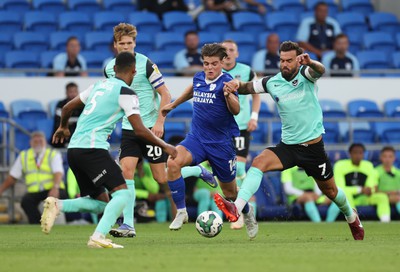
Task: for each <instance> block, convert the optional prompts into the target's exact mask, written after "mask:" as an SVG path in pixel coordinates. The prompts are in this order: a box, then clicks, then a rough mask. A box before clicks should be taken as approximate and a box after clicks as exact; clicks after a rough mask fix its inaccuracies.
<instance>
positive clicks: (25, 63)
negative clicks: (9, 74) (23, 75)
mask: <svg viewBox="0 0 400 272" xmlns="http://www.w3.org/2000/svg"><path fill="white" fill-rule="evenodd" d="M5 63H6V67H7V68H40V63H39V56H38V55H37V53H35V52H31V51H8V52H6V53H5Z"/></svg>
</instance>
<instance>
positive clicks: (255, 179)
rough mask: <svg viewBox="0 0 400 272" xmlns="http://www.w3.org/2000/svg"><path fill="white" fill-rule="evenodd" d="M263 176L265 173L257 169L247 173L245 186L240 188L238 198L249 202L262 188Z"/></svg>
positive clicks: (252, 168)
mask: <svg viewBox="0 0 400 272" xmlns="http://www.w3.org/2000/svg"><path fill="white" fill-rule="evenodd" d="M263 174H264V173H263V172H262V171H261V170H260V169H258V168H256V167H251V168H250V169H249V171H247V175H246V178H245V179H244V181H243V184H242V186H241V187H240V190H239V194H238V198H241V199H243V200H245V201H246V202H248V201H249V200H250V198H251V197H252V196H253V195H254V193H255V192H257V190H258V188H259V187H260V184H261V181H262V177H263Z"/></svg>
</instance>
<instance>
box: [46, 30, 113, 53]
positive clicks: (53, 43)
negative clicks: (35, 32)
mask: <svg viewBox="0 0 400 272" xmlns="http://www.w3.org/2000/svg"><path fill="white" fill-rule="evenodd" d="M71 37H77V38H78V40H79V42H80V44H81V47H82V44H84V39H83V35H82V33H75V32H73V31H57V32H53V33H51V34H50V48H51V49H52V50H60V51H65V46H66V43H67V40H68V39H69V38H71ZM110 39H111V38H110Z"/></svg>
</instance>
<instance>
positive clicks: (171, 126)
mask: <svg viewBox="0 0 400 272" xmlns="http://www.w3.org/2000/svg"><path fill="white" fill-rule="evenodd" d="M164 128H165V135H164V139H165V140H166V141H167V142H168V141H169V139H170V138H171V137H172V136H182V137H185V135H186V125H185V122H169V121H167V122H165V124H164Z"/></svg>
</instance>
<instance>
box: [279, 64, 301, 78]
mask: <svg viewBox="0 0 400 272" xmlns="http://www.w3.org/2000/svg"><path fill="white" fill-rule="evenodd" d="M280 70H281V73H282V77H283V78H284V79H286V80H287V81H290V80H291V79H293V77H294V75H295V74H296V71H297V67H295V68H293V69H288V70H286V69H285V70H284V69H282V68H281V69H280Z"/></svg>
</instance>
